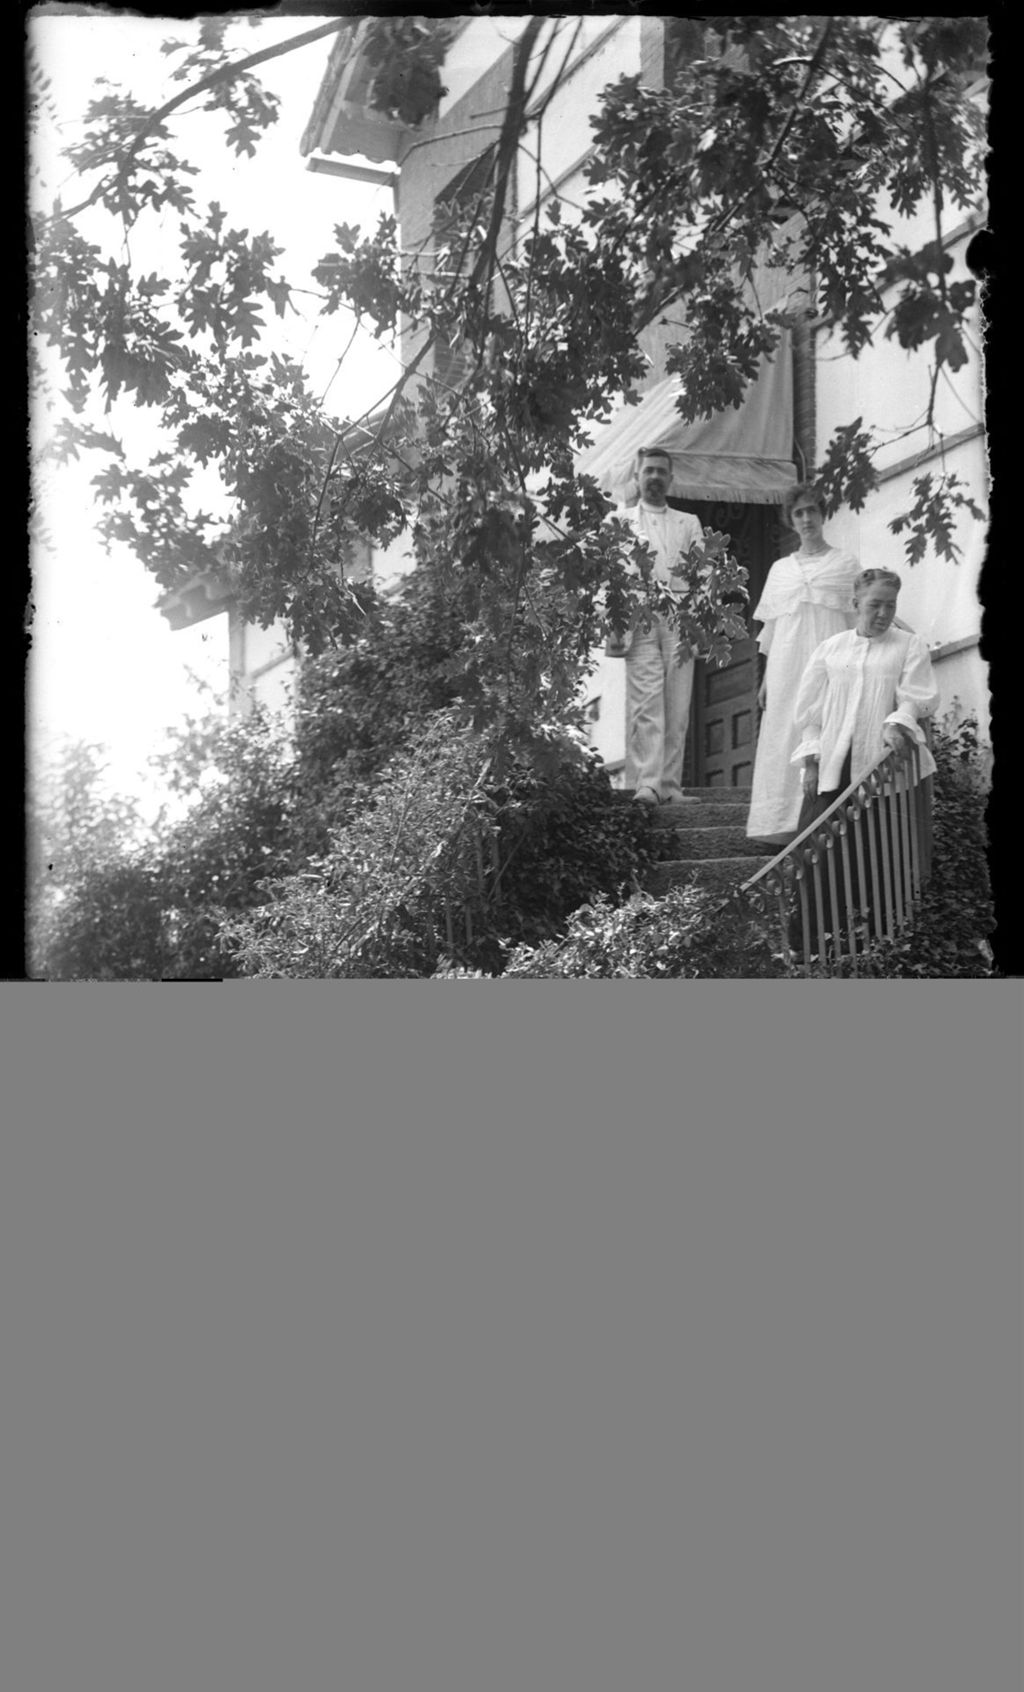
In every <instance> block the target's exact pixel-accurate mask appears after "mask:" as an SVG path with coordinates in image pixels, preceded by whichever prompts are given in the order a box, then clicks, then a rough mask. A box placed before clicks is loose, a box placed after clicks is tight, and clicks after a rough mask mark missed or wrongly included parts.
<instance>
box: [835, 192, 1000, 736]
mask: <svg viewBox="0 0 1024 1692" xmlns="http://www.w3.org/2000/svg"><path fill="white" fill-rule="evenodd" d="M971 233H972V231H971V230H964V231H963V232H962V233H961V234H960V235H959V237H958V238H957V240H956V241H955V242H953V243H952V244H951V246H950V248H949V251H950V256H951V257H952V258H953V268H952V270H951V272H950V278H949V279H950V280H951V281H956V280H961V279H964V278H966V277H968V276H969V275H970V271H969V268H968V266H967V262H966V252H967V246H968V243H969V239H970V234H971ZM894 234H895V238H896V239H897V240H899V241H901V242H904V243H905V244H906V245H907V246H909V247H911V248H912V249H913V248H914V247H920V246H921V245H922V244H923V243H924V242H925V241H927V240H928V239H929V237H930V234H931V226H930V224H929V222H928V220H927V218H926V217H924V216H923V215H922V216H921V217H918V218H915V219H914V220H913V221H912V222H910V221H908V222H906V223H904V224H903V225H902V226H900V228H899V229H898V230H896V231H894ZM895 297H896V293H895V290H889V293H888V296H887V297H886V301H885V303H886V304H890V303H891V302H892V300H893V299H895ZM982 334H983V331H982V324H981V314H980V311H978V310H976V311H975V313H974V319H973V322H972V324H971V327H970V330H969V338H968V341H967V352H968V361H967V363H966V364H965V365H964V366H963V367H962V369H960V370H959V371H956V372H955V373H951V372H949V371H948V369H945V368H944V369H943V371H942V373H940V377H939V381H938V384H937V387H936V390H935V408H934V417H935V425H936V429H937V430H938V431H939V432H940V433H941V435H942V437H943V445H942V451H941V452H940V451H939V450H938V445H937V444H936V443H933V448H934V450H932V451H931V452H930V455H929V456H928V457H926V458H925V459H924V461H923V462H908V460H911V461H912V460H914V459H915V458H918V459H919V458H920V455H921V454H922V453H925V452H927V451H929V437H928V434H927V431H926V430H924V429H921V428H916V429H915V427H914V426H915V424H918V423H920V422H921V420H922V419H923V418H924V416H925V413H926V410H927V406H928V401H929V393H930V387H931V375H930V370H929V360H928V358H927V356H925V355H924V354H923V353H922V352H907V351H905V350H904V349H903V348H901V347H900V346H899V345H898V343H897V342H895V341H893V340H887V339H885V337H884V335H883V334H882V333H879V334H877V335H876V337H875V340H874V342H873V344H872V345H871V346H869V347H866V348H865V349H864V351H863V352H862V353H861V355H860V357H859V358H858V359H856V360H855V359H853V358H851V357H850V356H849V354H848V353H847V352H846V350H845V348H844V347H843V345H842V342H841V340H840V338H839V337H838V336H836V335H833V334H831V333H827V332H826V333H819V336H818V342H817V440H816V447H817V457H818V461H819V463H820V461H821V458H822V456H823V455H824V452H825V450H826V447H827V444H828V441H829V439H830V438H831V436H832V434H833V432H834V430H835V429H836V427H837V426H839V425H840V424H848V423H850V422H852V421H853V420H854V418H856V417H861V418H863V420H864V426H865V427H868V426H873V427H874V428H875V429H876V430H877V432H878V435H879V436H880V437H881V439H882V442H883V444H882V446H881V448H880V450H879V451H878V453H877V454H876V457H875V464H876V466H877V468H878V470H879V474H880V482H879V486H878V487H877V488H876V489H875V490H874V492H873V493H872V494H871V495H870V496H869V498H868V500H867V503H866V504H865V506H864V508H863V510H861V511H860V512H853V511H850V510H845V509H844V510H841V511H839V512H838V513H837V514H836V516H835V517H833V518H831V519H830V520H829V523H828V527H827V533H828V537H829V539H830V540H832V541H833V542H834V543H835V544H836V545H837V546H845V547H847V548H849V550H850V551H851V552H853V553H854V554H855V555H856V557H857V558H859V560H860V563H861V566H862V567H863V568H865V569H867V568H872V567H881V568H884V569H890V570H896V571H898V572H899V574H900V575H901V576H902V577H903V584H904V585H903V589H902V592H901V594H900V607H899V609H900V615H901V617H903V619H904V620H905V621H906V622H907V623H909V624H910V626H911V627H912V628H914V629H916V630H917V632H918V633H919V634H921V635H922V636H923V637H924V638H925V639H926V640H927V641H928V643H929V645H930V646H932V648H933V649H935V650H936V653H937V657H936V675H937V677H938V681H939V687H940V690H941V692H942V696H943V704H942V708H941V709H942V710H943V711H945V710H946V709H947V708H950V707H951V706H952V703H953V699H954V696H955V697H956V699H957V700H958V702H959V704H960V705H961V706H962V707H963V708H965V709H967V710H969V711H970V712H972V713H973V714H974V715H976V716H977V717H978V719H979V721H980V722H981V723H982V724H983V725H984V724H986V723H987V718H988V685H987V674H986V670H985V666H984V664H983V663H982V660H981V657H980V653H979V651H978V647H977V645H976V644H975V645H973V646H972V647H969V648H961V649H960V650H959V651H957V652H956V653H954V654H951V655H948V656H946V655H942V654H941V648H942V647H944V646H947V645H949V644H951V643H960V642H963V641H966V640H973V641H974V642H976V641H977V637H978V635H979V632H980V628H981V604H980V600H979V598H978V583H979V579H980V575H981V568H982V565H983V563H984V560H985V546H986V526H987V525H986V521H985V520H984V519H983V520H982V521H978V519H976V518H974V517H972V516H971V514H970V513H969V512H967V511H964V510H961V512H960V513H959V515H958V519H957V522H956V525H955V529H954V539H955V541H956V544H957V546H958V547H959V548H960V554H961V555H960V558H959V559H958V560H957V561H955V562H954V561H950V560H948V559H945V558H942V557H940V556H939V555H938V554H937V553H936V552H935V550H934V548H929V550H928V551H927V552H926V554H925V556H924V557H923V558H922V559H921V560H920V562H918V563H917V564H914V565H912V566H911V565H909V564H908V562H907V557H906V552H905V549H904V540H905V535H894V534H893V533H892V531H891V530H890V528H889V523H890V521H891V520H892V518H893V517H895V516H897V515H898V514H899V513H901V512H904V511H906V510H907V509H908V508H909V507H910V506H911V505H912V504H913V501H914V492H913V484H914V481H915V479H916V478H917V477H920V476H923V475H927V474H932V475H933V476H937V475H940V474H942V472H943V471H945V472H947V473H950V474H955V475H957V476H958V477H959V478H960V480H961V482H962V483H963V484H964V485H965V488H966V491H967V492H968V493H969V495H970V497H971V498H972V499H973V500H974V502H975V503H976V504H977V505H978V506H979V507H980V508H981V510H982V511H983V512H986V511H987V495H988V467H987V456H986V449H985V438H984V434H983V432H982V425H983V419H984V389H983V372H982ZM908 430H910V431H912V432H910V433H906V431H908ZM965 437H966V438H965Z"/></svg>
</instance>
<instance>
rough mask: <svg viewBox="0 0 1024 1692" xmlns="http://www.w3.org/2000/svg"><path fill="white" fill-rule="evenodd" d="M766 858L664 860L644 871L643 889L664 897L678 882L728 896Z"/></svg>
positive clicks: (746, 879)
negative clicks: (707, 888) (692, 884)
mask: <svg viewBox="0 0 1024 1692" xmlns="http://www.w3.org/2000/svg"><path fill="white" fill-rule="evenodd" d="M770 863H771V858H770V857H768V856H767V855H761V856H759V857H749V856H748V857H729V858H698V859H687V858H666V859H665V861H664V862H663V863H660V864H653V865H652V866H651V868H650V869H649V870H648V872H647V875H646V877H645V878H644V879H645V885H646V887H647V891H648V892H649V893H654V894H658V895H660V894H663V893H667V892H668V890H669V888H670V887H676V886H678V885H679V884H680V883H681V882H687V881H689V882H693V883H695V884H696V885H697V886H698V887H709V888H713V889H714V890H715V891H716V892H721V893H729V892H731V891H732V889H733V888H734V887H739V886H740V885H741V884H742V883H743V882H744V881H749V880H750V877H751V876H752V875H756V874H757V872H758V870H759V869H763V868H764V866H765V864H770Z"/></svg>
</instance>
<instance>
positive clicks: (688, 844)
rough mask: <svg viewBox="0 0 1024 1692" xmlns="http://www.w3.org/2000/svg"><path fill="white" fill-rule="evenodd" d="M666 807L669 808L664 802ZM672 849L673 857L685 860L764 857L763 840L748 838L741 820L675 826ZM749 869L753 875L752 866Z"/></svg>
mask: <svg viewBox="0 0 1024 1692" xmlns="http://www.w3.org/2000/svg"><path fill="white" fill-rule="evenodd" d="M665 808H666V810H667V809H668V807H667V806H666V807H665ZM666 844H668V842H666ZM671 850H672V853H673V856H674V857H676V858H680V859H685V860H686V862H687V863H689V862H690V861H692V860H695V859H701V858H761V857H764V841H763V840H748V839H747V834H746V830H745V828H744V825H743V824H742V823H730V824H728V825H722V824H711V825H709V826H707V827H701V826H698V827H696V828H692V827H677V829H676V831H675V833H674V836H673V839H672V845H671ZM750 873H751V875H753V873H754V872H753V870H751V872H750Z"/></svg>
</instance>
